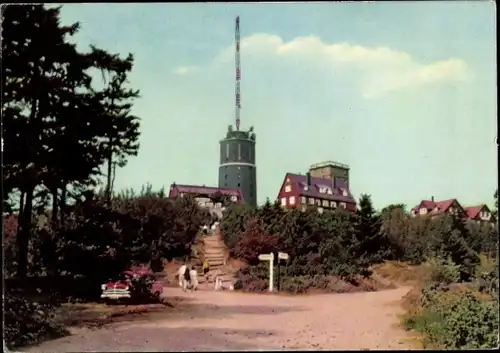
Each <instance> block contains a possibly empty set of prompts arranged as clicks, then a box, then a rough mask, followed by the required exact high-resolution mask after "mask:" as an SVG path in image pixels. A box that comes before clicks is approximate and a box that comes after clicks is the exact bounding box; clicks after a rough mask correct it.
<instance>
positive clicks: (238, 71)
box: [234, 16, 241, 131]
mask: <svg viewBox="0 0 500 353" xmlns="http://www.w3.org/2000/svg"><path fill="white" fill-rule="evenodd" d="M235 40H236V52H235V58H234V59H235V60H234V61H235V66H236V89H235V96H236V110H235V116H236V130H237V131H239V130H240V109H241V95H240V81H241V66H240V16H238V17H236V30H235Z"/></svg>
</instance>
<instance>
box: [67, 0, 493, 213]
mask: <svg viewBox="0 0 500 353" xmlns="http://www.w3.org/2000/svg"><path fill="white" fill-rule="evenodd" d="M494 11H495V8H494V4H493V3H492V2H486V1H484V2H479V1H471V2H465V1H463V2H446V3H445V2H442V3H441V2H415V3H411V2H408V3H388V2H386V3H360V2H359V3H317V4H305V3H304V4H297V3H296V4H264V3H262V4H234V5H231V4H224V3H220V4H202V3H198V4H154V3H151V4H150V3H147V4H125V3H123V4H68V5H64V7H63V9H62V16H61V17H62V22H63V23H64V24H68V23H73V22H76V21H78V22H80V23H81V30H80V32H79V33H78V34H77V35H76V36H75V37H74V41H76V42H77V43H78V45H79V46H80V47H81V48H82V49H86V48H88V46H89V44H94V45H96V46H98V47H102V48H104V49H106V50H109V51H111V52H118V53H122V54H123V55H125V54H127V53H129V52H131V53H133V54H134V55H135V59H136V61H135V67H134V70H133V72H132V74H131V76H130V81H131V84H132V85H133V86H134V87H136V88H138V89H140V91H141V98H140V99H139V100H138V101H137V103H136V104H135V107H134V113H135V114H136V115H138V116H139V117H141V119H142V122H141V132H142V135H141V139H140V144H141V148H140V151H139V155H138V156H137V157H133V158H130V160H129V163H128V165H127V166H126V167H125V168H123V169H121V170H119V171H118V172H117V177H116V182H115V187H116V188H118V189H120V188H126V187H132V188H137V189H139V188H140V187H141V185H143V184H145V183H147V182H149V183H152V184H153V186H154V187H158V188H159V187H161V186H165V187H166V188H168V187H169V185H170V184H171V183H172V182H174V181H175V182H176V183H179V184H180V183H182V184H205V185H216V184H217V180H218V178H217V173H218V161H219V156H218V153H219V140H220V139H221V138H223V137H224V135H225V133H226V131H227V126H228V125H229V124H231V123H233V120H234V54H233V50H234V20H235V17H236V16H237V15H239V16H240V20H241V36H242V48H241V62H242V83H241V93H242V112H241V116H242V118H241V119H242V129H246V128H248V127H250V126H254V129H255V132H256V134H257V151H256V153H257V178H258V198H259V202H264V201H265V199H266V197H269V198H270V199H271V200H274V199H276V196H277V193H278V190H279V188H280V185H281V183H282V181H283V178H284V175H285V173H286V172H301V173H305V172H306V171H307V169H308V167H309V165H310V164H313V163H317V162H320V161H323V160H336V161H339V162H342V163H346V164H349V165H350V167H351V178H350V179H351V180H350V185H351V189H352V190H351V191H352V192H353V194H354V195H355V196H356V197H359V195H360V194H362V193H368V194H371V195H372V199H373V202H374V204H375V206H376V207H378V208H380V207H383V206H384V205H386V204H389V203H397V202H402V203H405V204H407V205H409V206H413V205H414V204H417V203H418V202H419V201H420V200H421V199H426V198H427V199H429V198H430V197H431V196H434V197H435V198H436V199H447V198H455V197H456V198H458V200H459V201H460V202H461V203H462V204H463V205H469V204H476V203H483V202H486V203H488V204H490V205H491V204H492V201H493V193H494V191H495V189H496V188H497V179H498V178H497V170H498V166H497V160H496V158H497V156H496V154H497V149H496V144H495V138H496V131H497V119H496V96H497V92H496V82H495V81H496V72H495V69H496V61H495V55H496V51H495V12H494Z"/></svg>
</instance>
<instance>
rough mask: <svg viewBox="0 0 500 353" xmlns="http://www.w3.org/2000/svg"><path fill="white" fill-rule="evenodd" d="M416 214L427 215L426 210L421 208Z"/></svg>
mask: <svg viewBox="0 0 500 353" xmlns="http://www.w3.org/2000/svg"><path fill="white" fill-rule="evenodd" d="M418 213H420V214H426V213H427V209H426V208H421V209H420V211H419V212H418Z"/></svg>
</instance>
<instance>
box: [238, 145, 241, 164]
mask: <svg viewBox="0 0 500 353" xmlns="http://www.w3.org/2000/svg"><path fill="white" fill-rule="evenodd" d="M238 160H241V144H240V143H239V144H238Z"/></svg>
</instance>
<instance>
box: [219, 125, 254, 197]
mask: <svg viewBox="0 0 500 353" xmlns="http://www.w3.org/2000/svg"><path fill="white" fill-rule="evenodd" d="M219 187H220V188H231V189H239V190H240V191H241V193H242V195H243V200H244V202H245V203H246V204H248V205H250V206H252V207H257V167H256V165H255V133H254V132H253V128H252V127H251V128H250V129H249V130H248V131H241V130H240V131H234V130H233V127H232V126H231V125H230V126H229V128H228V131H227V134H226V138H225V139H223V140H221V141H220V165H219Z"/></svg>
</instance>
